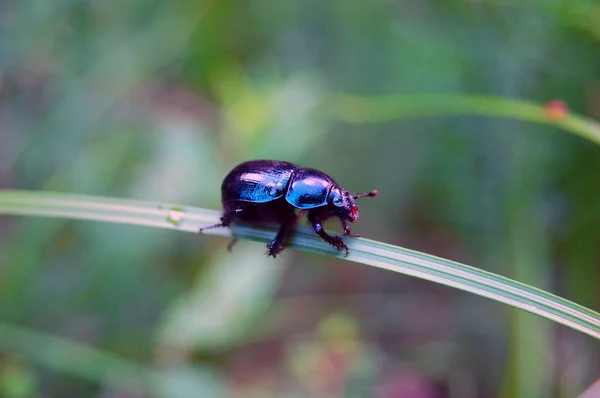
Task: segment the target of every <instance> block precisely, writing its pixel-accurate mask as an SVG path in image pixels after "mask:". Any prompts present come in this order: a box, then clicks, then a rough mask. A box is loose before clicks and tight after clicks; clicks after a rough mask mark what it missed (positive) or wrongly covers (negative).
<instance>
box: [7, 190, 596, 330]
mask: <svg viewBox="0 0 600 398" xmlns="http://www.w3.org/2000/svg"><path fill="white" fill-rule="evenodd" d="M0 214H11V215H28V216H48V217H63V218H70V219H83V220H94V221H105V222H113V223H121V224H131V225H140V226H150V227H156V228H166V229H175V230H182V231H188V232H193V233H197V232H198V229H199V228H200V227H203V226H207V225H211V224H215V223H217V222H218V219H219V215H220V213H219V212H216V211H213V210H206V209H200V208H195V207H183V206H174V205H169V204H161V203H152V202H143V201H138V200H131V199H113V198H104V197H95V196H85V195H74V194H60V193H51V192H34V191H13V190H4V191H0ZM275 231H276V230H275V229H274V228H268V227H255V226H247V225H237V226H235V227H234V228H232V229H228V228H215V229H211V230H208V231H206V233H207V234H211V235H219V236H226V237H231V236H233V235H235V237H236V238H241V239H250V240H254V241H259V242H268V241H269V240H270V239H272V237H273V236H274V234H275ZM232 233H233V235H232ZM347 243H348V246H349V248H350V250H351V254H350V255H349V256H348V257H347V258H346V259H347V260H350V261H354V262H357V263H362V264H365V265H371V266H374V267H378V268H382V269H386V270H389V271H393V272H399V273H403V274H406V275H411V276H415V277H417V278H422V279H427V280H430V281H433V282H437V283H440V284H443V285H447V286H452V287H455V288H458V289H461V290H465V291H468V292H472V293H475V294H478V295H480V296H483V297H488V298H490V299H492V300H496V301H498V302H502V303H505V304H508V305H511V306H513V307H516V308H520V309H523V310H525V311H528V312H530V313H533V314H536V315H539V316H542V317H544V318H547V319H550V320H553V321H555V322H557V323H560V324H563V325H566V326H568V327H570V328H572V329H575V330H579V331H581V332H583V333H586V334H588V335H590V336H592V337H595V338H597V339H600V314H598V313H597V312H594V311H592V310H590V309H587V308H585V307H582V306H580V305H578V304H575V303H573V302H571V301H569V300H566V299H563V298H560V297H557V296H555V295H553V294H551V293H548V292H546V291H543V290H540V289H536V288H534V287H531V286H528V285H525V284H523V283H520V282H517V281H513V280H511V279H509V278H505V277H503V276H500V275H496V274H492V273H490V272H487V271H483V270H480V269H477V268H474V267H470V266H467V265H464V264H460V263H457V262H454V261H449V260H445V259H442V258H439V257H435V256H431V255H428V254H425V253H420V252H416V251H413V250H408V249H404V248H402V247H398V246H393V245H388V244H385V243H381V242H376V241H372V240H369V239H363V238H358V239H348V241H347ZM288 245H289V246H290V247H293V248H295V249H299V250H304V251H309V252H313V253H318V254H324V255H329V256H333V257H340V258H344V257H343V255H341V254H340V253H338V252H336V251H334V250H333V249H332V248H331V247H329V246H327V245H325V244H324V243H323V242H322V241H321V240H320V239H319V238H318V237H317V236H315V235H314V233H312V231H310V230H309V229H308V228H305V227H300V228H298V231H297V233H296V234H295V235H294V237H293V238H292V239H291V240H290V242H289V244H288ZM224 248H225V246H224ZM265 261H272V260H270V259H268V260H267V259H265Z"/></svg>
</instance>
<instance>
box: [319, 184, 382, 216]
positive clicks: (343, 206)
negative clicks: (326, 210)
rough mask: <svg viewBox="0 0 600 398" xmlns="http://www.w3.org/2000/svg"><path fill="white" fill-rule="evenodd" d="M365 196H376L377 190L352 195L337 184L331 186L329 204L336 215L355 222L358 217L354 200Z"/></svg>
mask: <svg viewBox="0 0 600 398" xmlns="http://www.w3.org/2000/svg"><path fill="white" fill-rule="evenodd" d="M365 196H371V197H373V196H377V191H375V190H373V191H371V192H369V193H364V194H360V195H352V194H351V193H350V192H348V191H346V190H345V189H342V188H340V187H337V186H336V187H333V189H332V190H331V192H330V193H329V205H330V208H331V211H332V212H333V213H334V214H336V215H337V216H338V217H343V218H345V219H347V220H348V221H350V222H355V221H356V219H357V218H358V206H356V203H355V202H354V200H355V199H358V198H364V197H365Z"/></svg>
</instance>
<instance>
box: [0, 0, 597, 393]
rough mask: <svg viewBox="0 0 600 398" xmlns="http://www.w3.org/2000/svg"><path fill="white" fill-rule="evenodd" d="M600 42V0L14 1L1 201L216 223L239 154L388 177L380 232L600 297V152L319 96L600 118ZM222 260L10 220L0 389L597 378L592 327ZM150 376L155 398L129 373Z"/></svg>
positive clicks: (361, 280)
mask: <svg viewBox="0 0 600 398" xmlns="http://www.w3.org/2000/svg"><path fill="white" fill-rule="evenodd" d="M599 27H600V5H599V4H598V3H597V2H596V1H593V0H588V1H586V0H524V1H520V2H517V1H513V0H505V1H501V0H451V1H442V0H421V1H409V0H400V1H364V0H360V1H353V2H348V1H342V0H333V1H328V2H316V1H309V2H300V1H282V2H277V1H272V0H271V1H252V2H245V1H235V0H221V1H208V2H200V1H192V0H181V1H174V2H166V1H158V0H144V1H141V0H133V1H127V2H117V1H111V0H105V1H82V0H55V1H51V2H49V1H47V0H18V1H17V0H7V1H4V2H1V3H0V188H19V189H47V190H57V191H64V192H77V193H88V194H102V195H108V196H121V197H134V198H140V199H147V200H152V201H168V202H175V203H182V204H191V205H199V206H202V207H214V208H218V207H219V205H220V204H219V195H220V193H219V185H220V182H221V179H222V178H223V176H224V175H225V174H226V173H227V171H228V170H229V169H230V168H231V167H232V166H233V165H235V164H236V163H238V162H240V161H242V160H246V159H250V158H262V157H266V158H275V159H286V160H289V161H293V162H297V163H299V164H302V165H307V166H310V167H315V168H319V169H322V170H324V171H326V172H327V173H328V174H330V175H332V176H334V178H336V180H337V181H338V182H339V183H340V184H341V185H342V186H343V187H347V188H348V189H350V190H352V191H367V190H370V189H373V188H376V189H378V190H379V191H380V196H379V197H378V198H377V199H376V200H372V201H365V202H364V203H362V204H361V215H362V218H361V219H360V221H359V222H358V224H357V225H356V226H355V227H354V229H355V230H356V232H360V233H361V234H362V235H363V236H367V237H370V238H373V239H377V240H381V241H385V242H390V243H394V244H400V245H403V246H407V247H410V248H414V249H416V250H421V251H425V252H428V253H432V254H435V255H439V256H442V257H446V258H450V259H456V260H461V261H465V262H468V263H476V264H481V265H482V266H484V267H486V268H487V269H489V270H493V271H494V272H498V273H501V274H505V275H508V276H511V277H514V278H516V279H518V280H521V281H523V282H527V283H530V284H533V285H535V286H538V287H541V288H544V289H547V290H549V291H552V292H554V293H557V294H559V295H562V296H564V297H567V298H569V299H572V300H574V301H576V302H579V303H580V304H583V305H585V306H588V307H591V308H595V309H598V308H600V297H599V295H598V288H597V286H598V283H599V282H600V273H599V271H598V268H599V262H600V258H599V250H598V246H599V245H598V243H599V241H600V240H599V238H598V236H600V184H598V183H597V180H598V177H597V170H599V169H600V149H599V148H598V147H597V146H596V145H594V144H592V143H590V142H587V141H584V140H582V139H580V138H577V137H575V136H573V135H569V134H565V133H564V132H562V131H560V130H559V129H557V128H554V127H551V126H544V125H537V124H532V123H525V122H522V121H518V120H500V119H497V118H492V117H486V116H481V115H479V116H445V117H435V118H433V117H429V118H425V117H423V118H419V119H407V120H404V118H403V120H394V119H390V120H387V121H385V122H382V123H378V124H371V123H370V124H362V123H352V124H349V123H344V122H341V121H340V120H339V118H338V117H336V115H335V114H330V113H328V112H327V109H328V106H330V105H331V103H329V101H331V98H334V97H335V95H336V94H339V93H342V94H344V93H349V94H353V95H358V96H363V95H364V96H373V95H409V94H452V95H457V96H460V95H471V94H476V95H486V96H487V95H489V96H501V97H507V98H519V99H526V100H529V101H534V102H537V103H540V104H545V103H547V102H549V101H551V100H555V99H561V100H563V101H565V102H566V103H567V104H569V107H570V109H571V111H572V112H575V113H578V114H582V115H586V116H589V117H592V118H599V117H600V80H599V77H600V51H599V50H600V48H599V47H600V28H599ZM418 111H419V109H415V113H416V114H418ZM490 113H493V112H490ZM348 119H351V118H350V117H349V118H348ZM336 227H337V226H334V225H331V226H330V228H336ZM225 247H226V242H224V241H222V240H221V239H217V238H209V237H195V236H184V235H181V234H173V233H171V232H168V231H158V230H151V229H144V228H139V227H126V226H121V225H102V224H95V223H86V222H65V221H59V220H47V219H21V218H14V217H13V218H9V217H2V218H0V325H3V326H4V327H5V329H3V330H8V329H6V328H12V329H11V330H17V332H16V334H15V336H17V337H19V338H20V340H19V339H15V340H14V341H15V343H14V344H13V345H10V344H8V346H4V345H3V347H2V351H1V353H0V396H2V397H4V396H6V397H33V396H36V397H81V396H97V397H103V398H106V397H115V398H116V397H139V396H152V395H153V394H152V391H154V390H155V393H154V394H155V395H156V396H170V397H188V396H189V397H193V396H202V397H211V396H214V397H221V396H228V397H293V396H318V397H384V398H391V397H408V396H412V397H422V398H434V397H435V398H438V397H439V398H442V397H457V396H458V397H464V398H470V397H500V396H503V397H517V396H539V397H546V396H547V397H572V396H576V395H577V394H579V393H581V392H582V391H583V390H584V389H585V388H586V387H587V386H589V385H591V384H592V382H593V380H595V379H596V378H598V375H599V374H600V361H599V360H598V357H599V356H598V353H599V352H598V347H597V345H594V342H593V341H591V340H590V339H589V338H587V337H585V336H583V335H579V334H577V333H575V332H572V331H569V330H566V329H565V328H562V327H557V326H554V325H552V324H551V323H550V322H547V321H542V320H539V319H537V318H532V317H531V316H530V315H529V314H523V313H516V312H513V311H510V312H509V311H507V309H506V308H505V307H504V306H501V305H498V304H497V303H494V302H490V301H487V300H483V299H481V298H480V297H477V296H473V295H469V294H465V293H463V292H458V291H454V290H452V289H448V288H446V287H442V286H438V285H435V284H431V283H426V282H423V281H419V280H415V279H413V278H408V277H403V276H399V275H394V276H393V277H390V275H388V273H386V272H384V271H380V270H376V269H368V268H365V267H360V266H358V265H355V264H351V263H345V262H344V263H339V262H335V260H331V259H326V258H317V257H315V256H313V255H310V254H305V253H296V252H293V251H291V250H289V251H286V252H284V254H283V256H281V258H280V259H278V260H277V261H273V260H271V259H267V258H266V257H263V252H264V248H263V247H262V246H260V245H257V244H251V243H244V244H242V243H240V244H238V245H237V246H236V247H235V250H234V253H233V254H228V253H226V252H225ZM17 325H18V326H17ZM14 328H20V329H14ZM18 330H22V332H18ZM52 336H55V337H52ZM58 336H60V339H59V337H58ZM10 341H13V340H10ZM17 341H20V343H18V344H17V343H16V342H17ZM69 344H71V345H72V346H71V349H68V348H67V347H70V345H69ZM81 344H84V345H85V346H89V347H94V348H95V349H96V350H98V351H93V352H88V351H85V350H84V351H81V350H80V349H79V347H81ZM44 347H47V348H44ZM63 347H64V350H63V349H62V348H63ZM27 348H29V349H27ZM31 349H35V350H36V352H37V353H38V355H30V354H31V352H30V350H31ZM89 349H91V348H89ZM46 350H47V352H46ZM42 351H43V352H42ZM86 353H87V354H86ZM88 354H89V355H88ZM96 354H97V355H100V356H95V355H96ZM79 355H81V356H79ZM46 357H47V358H49V359H48V360H41V359H40V358H46ZM36 358H37V359H36ZM99 358H103V359H102V360H100V359H99ZM104 360H107V361H108V362H106V363H104V362H101V361H104ZM78 361H88V362H89V363H88V362H85V364H86V365H87V366H83V365H82V364H78ZM98 361H100V363H99V362H98ZM111 361H115V362H111ZM121 361H125V362H121ZM112 363H126V364H127V367H126V369H129V370H130V371H132V372H133V373H131V376H130V378H127V379H126V380H125V381H123V380H121V379H120V378H116V379H115V377H113V376H111V373H110V372H109V371H108V370H109V369H110V368H111V366H112V365H111V364H112ZM102 364H105V365H102ZM80 368H85V369H92V370H93V371H92V372H91V373H89V374H82V372H81V371H80ZM155 371H156V372H157V373H158V374H159V375H162V376H163V377H166V378H167V379H165V380H163V381H162V382H159V385H160V388H158V387H156V388H154V387H152V386H153V385H152V384H151V383H150V382H148V383H150V384H148V385H146V379H145V378H144V377H143V376H139V379H136V377H138V376H135V375H136V374H139V375H143V374H146V372H155ZM136 372H138V373H136ZM126 374H129V373H126ZM152 374H155V373H152ZM136 386H137V387H136Z"/></svg>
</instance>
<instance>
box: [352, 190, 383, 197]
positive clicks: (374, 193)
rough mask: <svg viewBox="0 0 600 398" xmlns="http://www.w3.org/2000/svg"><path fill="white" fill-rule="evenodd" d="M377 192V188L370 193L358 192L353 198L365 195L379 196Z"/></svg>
mask: <svg viewBox="0 0 600 398" xmlns="http://www.w3.org/2000/svg"><path fill="white" fill-rule="evenodd" d="M377 194H378V192H377V190H376V189H374V190H372V191H371V192H369V193H361V194H358V195H354V196H353V198H354V199H359V198H364V197H365V196H370V197H374V196H377Z"/></svg>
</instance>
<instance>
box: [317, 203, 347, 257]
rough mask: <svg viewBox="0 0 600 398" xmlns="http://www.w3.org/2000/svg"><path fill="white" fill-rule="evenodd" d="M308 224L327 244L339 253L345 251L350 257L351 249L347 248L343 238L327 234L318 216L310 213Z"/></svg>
mask: <svg viewBox="0 0 600 398" xmlns="http://www.w3.org/2000/svg"><path fill="white" fill-rule="evenodd" d="M308 222H310V224H311V225H312V227H313V230H314V231H315V233H316V234H317V235H319V236H320V237H321V239H323V240H324V241H325V242H327V243H329V244H330V245H331V246H333V247H335V248H336V249H338V251H339V250H342V249H345V250H346V256H347V255H348V253H350V249H348V246H346V244H345V243H344V240H343V239H342V238H340V237H339V236H331V235H329V234H328V233H327V232H325V229H324V228H323V223H322V222H321V220H320V219H319V218H318V217H317V216H316V215H312V214H310V213H309V215H308Z"/></svg>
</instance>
